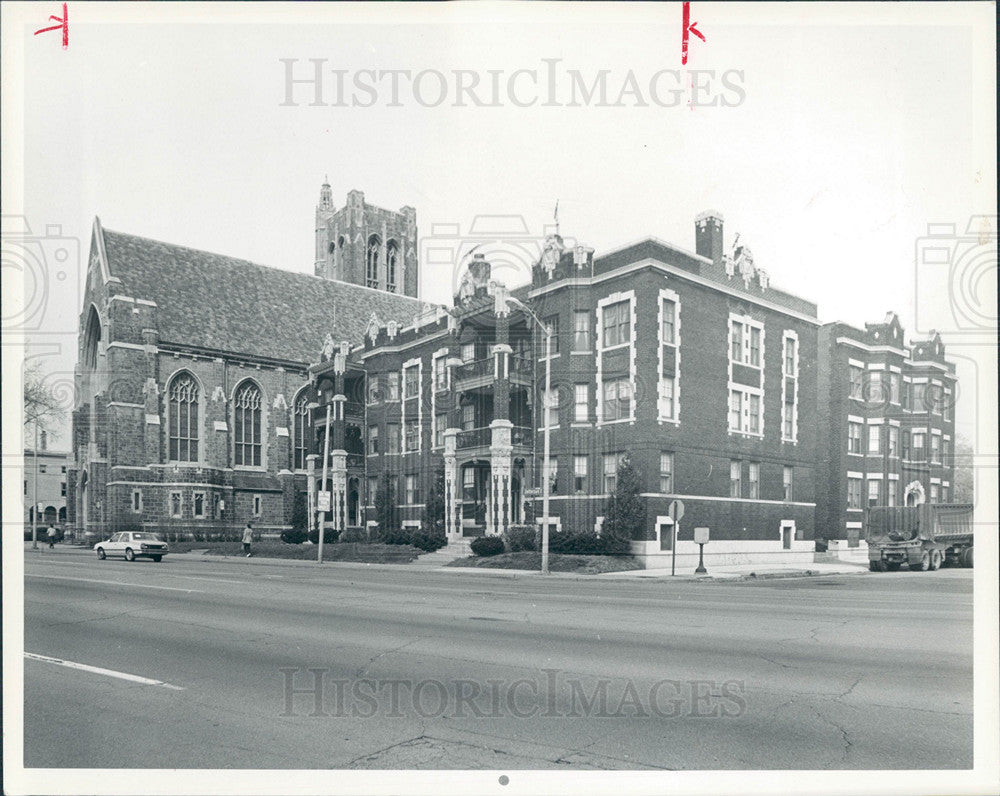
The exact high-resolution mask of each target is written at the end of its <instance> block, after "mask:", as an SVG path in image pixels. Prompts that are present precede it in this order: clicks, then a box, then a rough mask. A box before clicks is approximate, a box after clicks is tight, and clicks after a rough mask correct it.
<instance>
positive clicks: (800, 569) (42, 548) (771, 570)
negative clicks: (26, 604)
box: [24, 542, 868, 581]
mask: <svg viewBox="0 0 1000 796" xmlns="http://www.w3.org/2000/svg"><path fill="white" fill-rule="evenodd" d="M24 545H25V552H26V553H31V554H41V555H53V554H60V555H71V556H93V555H94V551H93V550H91V549H90V548H89V547H78V546H75V545H67V544H57V545H56V546H55V548H54V549H53V550H49V549H48V543H46V544H45V545H42V544H39V546H38V550H37V551H32V549H31V542H25V543H24ZM428 555H433V554H428ZM423 558H425V556H421V557H420V558H418V559H416V560H415V561H413V562H412V563H410V564H369V563H364V562H353V561H324V562H323V566H324V567H331V568H341V569H384V570H393V571H399V570H401V569H404V570H405V569H409V570H411V571H420V572H436V573H450V574H463V573H464V574H482V575H487V576H490V577H494V578H507V579H508V580H513V579H519V578H530V577H542V573H541V572H540V571H538V570H532V569H490V568H488V567H448V566H436V565H435V564H433V563H431V562H423V561H421V559H423ZM165 560H167V561H171V560H173V561H177V560H180V561H200V562H203V563H209V564H229V565H234V566H240V565H242V566H252V567H257V566H286V567H308V568H312V569H315V568H316V567H317V566H318V565H317V563H316V561H303V560H301V559H292V558H266V557H264V556H253V557H251V558H244V557H243V556H210V555H204V554H202V553H198V552H197V551H194V550H192V551H190V552H188V553H173V554H168V555H167V558H166V559H165ZM866 572H868V566H867V564H860V563H858V564H856V563H851V562H848V561H838V562H832V563H827V562H823V563H810V564H802V563H794V564H780V563H779V564H736V565H729V566H725V567H718V568H715V567H712V568H710V569H709V570H708V572H707V573H705V574H695V573H694V572H692V571H691V570H690V569H687V568H685V569H679V570H678V571H677V574H676V575H671V574H670V568H669V567H666V568H663V569H633V570H628V571H625V572H605V573H603V574H599V575H585V574H580V573H576V572H551V573H549V574H548V575H546V576H544V577H548V578H562V579H565V578H571V579H577V580H581V579H582V580H649V579H654V580H655V579H666V580H674V581H681V580H687V581H694V580H724V581H738V580H756V579H761V580H763V579H769V578H795V577H811V576H815V575H855V574H862V573H866Z"/></svg>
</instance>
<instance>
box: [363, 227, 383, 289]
mask: <svg viewBox="0 0 1000 796" xmlns="http://www.w3.org/2000/svg"><path fill="white" fill-rule="evenodd" d="M381 252H382V241H381V240H380V239H379V236H378V235H372V236H371V237H370V238H368V250H367V253H366V255H365V285H366V286H367V287H375V288H377V287H378V258H379V255H380V254H381Z"/></svg>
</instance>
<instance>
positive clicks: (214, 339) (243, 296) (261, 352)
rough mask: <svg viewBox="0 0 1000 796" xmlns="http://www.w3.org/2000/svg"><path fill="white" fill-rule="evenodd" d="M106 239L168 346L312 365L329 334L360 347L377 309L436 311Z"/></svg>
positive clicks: (241, 264) (129, 239)
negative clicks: (153, 308)
mask: <svg viewBox="0 0 1000 796" xmlns="http://www.w3.org/2000/svg"><path fill="white" fill-rule="evenodd" d="M95 228H98V229H99V228H100V227H99V226H97V225H96V224H95ZM100 237H101V238H103V244H104V250H105V252H106V257H107V263H108V271H109V273H110V276H111V277H117V278H118V279H120V280H121V292H122V293H123V294H125V295H127V296H130V297H132V298H135V299H145V300H147V301H153V302H155V303H156V305H157V325H158V332H159V337H160V341H161V342H162V343H173V344H177V345H184V346H191V347H196V348H202V349H209V350H215V351H220V352H227V353H233V354H244V355H248V356H253V357H261V358H267V359H276V360H283V361H286V362H297V363H303V364H308V363H309V362H314V361H318V360H319V352H320V350H321V349H322V348H323V341H324V340H325V338H326V336H327V335H328V334H332V336H333V339H334V340H337V341H339V340H349V341H350V342H351V343H352V344H353V343H357V342H359V341H360V340H361V339H362V336H363V335H364V331H365V325H366V324H367V322H368V318H369V317H370V316H371V314H372V312H373V311H374V312H375V313H376V314H377V315H378V317H379V318H380V319H382V321H383V322H386V321H389V320H396V321H398V322H399V323H401V324H409V323H412V321H413V317H414V316H415V315H419V314H420V313H422V312H424V311H425V310H427V309H429V308H432V307H433V306H435V305H432V304H428V303H426V302H423V301H420V300H418V299H414V298H410V297H408V296H397V295H392V294H390V293H385V292H383V291H378V290H372V289H370V288H365V287H360V286H358V285H352V284H348V283H346V282H337V281H333V280H329V279H322V278H320V277H316V276H312V275H309V274H300V273H293V272H291V271H282V270H279V269H277V268H269V267H267V266H263V265H258V264H256V263H252V262H249V261H247V260H239V259H236V258H233V257H225V256H223V255H219V254H212V253H211V252H205V251H199V250H198V249H189V248H186V247H184V246H175V245H173V244H169V243H161V242H159V241H155V240H150V239H148V238H140V237H137V236H135V235H127V234H125V233H121V232H113V231H111V230H107V229H105V230H103V231H102V234H101V236H100Z"/></svg>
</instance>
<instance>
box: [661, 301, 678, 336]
mask: <svg viewBox="0 0 1000 796" xmlns="http://www.w3.org/2000/svg"><path fill="white" fill-rule="evenodd" d="M661 309H662V311H663V327H662V328H661V329H660V336H661V342H662V343H664V344H666V345H673V344H674V343H675V342H676V341H675V339H674V338H675V337H676V331H677V327H676V322H677V304H676V303H675V302H673V301H671V300H670V299H663V306H662V308H661Z"/></svg>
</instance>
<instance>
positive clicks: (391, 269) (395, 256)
mask: <svg viewBox="0 0 1000 796" xmlns="http://www.w3.org/2000/svg"><path fill="white" fill-rule="evenodd" d="M398 261H399V247H398V246H397V245H396V241H394V240H391V241H389V245H388V246H387V247H386V250H385V289H386V290H388V291H389V292H390V293H395V292H396V265H397V263H398Z"/></svg>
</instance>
